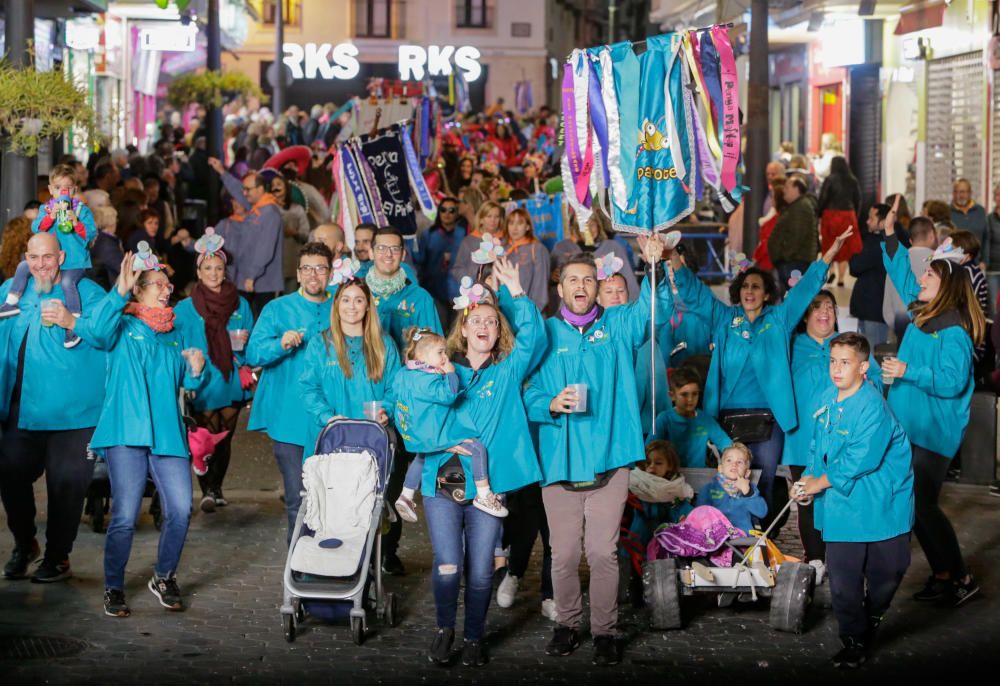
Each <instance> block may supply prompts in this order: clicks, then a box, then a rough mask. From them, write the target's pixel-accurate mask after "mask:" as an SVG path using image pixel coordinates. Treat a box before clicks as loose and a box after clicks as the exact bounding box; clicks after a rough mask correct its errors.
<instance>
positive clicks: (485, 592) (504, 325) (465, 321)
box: [421, 258, 545, 666]
mask: <svg viewBox="0 0 1000 686" xmlns="http://www.w3.org/2000/svg"><path fill="white" fill-rule="evenodd" d="M493 266H494V271H493V273H494V275H495V276H496V278H497V280H498V281H499V283H500V284H501V288H500V292H499V296H498V298H497V299H496V300H493V299H492V298H487V299H483V300H478V299H475V300H476V301H475V302H473V300H474V299H473V298H470V300H469V301H468V302H467V303H460V304H462V305H463V308H462V310H460V311H459V312H458V316H457V318H456V320H455V323H454V325H453V326H452V330H451V333H450V334H449V336H448V352H449V353H450V354H452V355H454V356H455V371H456V373H457V374H458V376H459V379H460V380H461V386H462V388H463V389H464V390H465V393H464V396H463V399H462V400H461V401H460V404H459V406H458V410H459V413H460V414H462V415H464V416H466V417H467V418H468V421H469V422H470V423H471V424H472V425H473V426H475V427H477V428H478V429H479V433H480V436H481V440H482V443H483V445H484V446H486V449H487V451H488V452H489V455H490V460H489V478H490V483H491V485H492V486H493V489H494V490H495V491H496V492H497V493H509V492H513V491H518V489H522V488H524V487H525V486H528V485H529V484H534V483H535V482H537V481H538V479H539V477H540V472H539V470H538V460H537V457H536V455H535V450H534V447H533V445H532V441H531V433H530V431H529V428H528V420H527V417H526V415H525V410H524V404H523V402H522V400H521V389H522V387H523V384H524V379H525V378H526V377H527V375H528V374H529V373H530V372H531V370H532V369H533V368H534V366H535V365H536V364H537V361H538V359H539V357H540V355H541V354H542V352H543V351H544V348H545V326H544V323H543V321H542V318H541V315H540V314H539V312H538V309H537V308H536V307H535V306H534V305H533V304H532V303H531V301H530V300H528V298H526V297H524V293H523V291H522V290H521V285H520V277H519V275H518V273H517V267H516V266H512V265H510V264H509V263H507V262H506V260H504V259H503V258H500V259H499V260H497V262H495V263H494V265H493ZM494 302H499V309H498V307H497V305H495V304H493V303H494ZM515 331H516V332H517V335H516V337H515V334H514V332H515ZM452 457H453V455H452V454H450V453H435V454H432V455H428V456H426V460H425V463H424V472H423V480H422V485H421V493H422V495H423V497H424V515H425V517H426V518H427V531H428V533H429V534H430V538H431V545H432V547H433V548H434V563H433V564H434V566H433V572H432V584H433V587H434V601H435V606H436V609H437V626H438V629H437V632H436V633H435V635H434V638H433V640H432V642H431V647H430V651H429V653H428V657H429V658H430V659H431V661H432V662H436V663H438V664H446V663H447V662H448V661H449V659H450V658H449V656H450V653H451V646H452V642H453V641H454V638H455V628H454V627H455V617H456V613H457V609H458V593H459V590H460V586H461V580H462V573H463V570H464V573H465V589H466V591H465V593H466V595H465V630H464V638H465V642H464V649H463V652H462V661H463V663H464V664H466V665H473V666H479V665H483V664H485V663H486V661H487V659H488V657H487V652H486V645H485V642H484V640H483V639H484V635H485V629H486V611H487V609H488V608H489V604H490V596H491V594H492V591H493V583H492V580H493V554H494V548H495V545H496V541H497V536H498V535H499V532H500V520H499V519H497V518H496V517H493V516H490V515H488V514H485V513H484V512H481V511H480V510H478V509H476V508H475V507H473V506H472V505H471V504H469V503H467V502H465V503H459V502H456V501H455V500H454V498H453V497H452V496H451V495H450V494H448V493H446V492H443V491H442V490H439V489H438V488H437V483H436V482H437V476H438V473H439V471H440V470H441V468H442V467H444V466H445V464H446V463H447V462H448V461H449V459H450V458H452ZM465 471H466V484H470V488H469V489H468V490H467V491H466V493H465V497H466V498H469V497H474V495H475V486H474V485H471V481H472V479H471V475H470V474H469V473H468V470H467V469H466V470H465ZM506 524H507V526H505V528H514V527H516V532H517V533H518V535H519V536H520V537H521V538H522V539H526V538H527V534H528V533H529V532H528V531H527V528H528V526H530V522H526V521H523V520H522V521H521V522H518V523H516V524H515V523H514V522H513V521H512V520H511V519H508V520H507V522H506ZM530 533H531V541H530V542H529V543H528V547H527V550H526V551H525V556H524V568H526V567H527V555H528V554H530V548H531V545H532V544H533V542H534V532H530ZM512 555H513V553H512ZM512 564H513V558H512ZM520 571H521V573H522V574H523V569H521V570H520ZM543 584H544V580H543ZM543 597H544V593H543ZM543 604H544V603H543Z"/></svg>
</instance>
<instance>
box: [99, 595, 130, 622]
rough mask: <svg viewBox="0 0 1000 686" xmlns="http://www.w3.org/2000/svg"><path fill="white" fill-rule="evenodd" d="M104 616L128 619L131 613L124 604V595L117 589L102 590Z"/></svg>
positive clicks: (126, 604)
mask: <svg viewBox="0 0 1000 686" xmlns="http://www.w3.org/2000/svg"><path fill="white" fill-rule="evenodd" d="M104 614H106V615H107V616H108V617H128V616H129V615H130V614H132V611H131V610H130V609H128V603H126V602H125V593H123V592H122V591H119V590H118V589H117V588H107V589H105V590H104Z"/></svg>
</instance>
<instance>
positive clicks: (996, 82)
mask: <svg viewBox="0 0 1000 686" xmlns="http://www.w3.org/2000/svg"><path fill="white" fill-rule="evenodd" d="M998 86H1000V70H998V71H995V72H993V107H991V108H990V111H991V112H992V113H993V115H992V119H993V124H992V126H990V131H991V133H992V139H993V145H992V147H991V152H990V160H991V163H992V164H991V166H992V169H991V172H992V175H991V176H990V188H989V193H987V194H986V202H984V203H983V205H985V206H986V207H987V209H988V208H989V207H990V205H992V204H993V188H994V187H995V186H996V185H997V184H998V183H1000V88H998Z"/></svg>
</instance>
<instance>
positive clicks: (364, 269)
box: [354, 222, 418, 283]
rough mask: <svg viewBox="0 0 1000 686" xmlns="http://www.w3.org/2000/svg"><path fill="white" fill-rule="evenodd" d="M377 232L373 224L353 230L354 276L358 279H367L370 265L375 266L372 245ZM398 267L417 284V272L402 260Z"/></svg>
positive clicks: (362, 225)
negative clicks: (355, 263) (355, 264)
mask: <svg viewBox="0 0 1000 686" xmlns="http://www.w3.org/2000/svg"><path fill="white" fill-rule="evenodd" d="M377 230H378V229H377V228H376V227H375V225H374V224H369V223H367V222H366V223H362V224H358V225H357V227H355V229H354V259H355V261H356V262H357V269H356V271H355V274H354V275H355V276H356V277H357V278H359V279H364V278H365V277H367V276H368V272H370V271H371V268H372V265H373V264H375V260H374V255H373V252H374V251H373V250H372V243H373V242H374V241H375V232H376V231H377ZM399 266H400V268H401V269H402V270H403V271H404V272H406V278H408V279H409V280H410V282H411V283H418V281H417V272H416V271H414V269H413V267H411V266H410V265H409V263H407V262H406V261H405V260H404V261H402V262H400V264H399Z"/></svg>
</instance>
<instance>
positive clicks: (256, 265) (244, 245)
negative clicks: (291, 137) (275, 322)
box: [208, 157, 284, 319]
mask: <svg viewBox="0 0 1000 686" xmlns="http://www.w3.org/2000/svg"><path fill="white" fill-rule="evenodd" d="M208 164H209V166H210V167H211V168H212V169H213V170H215V173H216V174H218V175H219V177H220V178H221V179H222V184H223V185H224V186H225V188H226V191H227V192H228V193H229V195H230V196H231V197H232V198H233V200H234V201H235V202H237V203H239V205H240V207H241V208H243V211H244V212H245V215H244V216H243V219H242V221H241V222H240V228H239V230H240V233H242V235H243V236H244V237H245V238H244V240H242V241H241V242H240V263H239V264H238V265H237V270H238V271H239V272H240V275H241V276H240V278H241V279H242V281H240V282H239V283H237V284H236V287H237V288H238V289H239V291H240V295H242V296H243V297H244V298H246V299H247V302H249V303H250V309H251V310H252V311H253V315H254V318H255V319H259V318H260V313H261V310H262V309H263V308H264V305H266V304H267V303H269V302H270V301H271V300H274V298H275V297H277V296H278V295H279V294H280V293H281V291H282V288H283V286H284V283H283V281H284V278H283V276H282V273H281V268H282V264H283V262H282V260H283V248H282V236H283V233H284V230H283V227H284V222H283V220H282V218H281V208H280V206H279V205H278V202H277V201H276V200H275V199H274V196H273V195H271V193H270V192H269V191H268V188H267V183H266V181H265V179H264V177H263V176H261V175H260V174H257V173H256V172H250V173H249V174H247V175H246V176H244V177H243V179H242V183H241V181H238V180H237V179H236V177H235V176H233V175H232V174H229V173H227V172H226V170H225V168H224V167H223V166H222V163H221V162H220V161H219V160H217V159H215V158H214V157H210V158H208Z"/></svg>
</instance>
